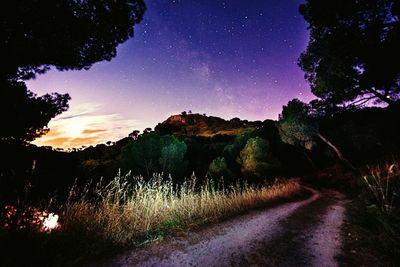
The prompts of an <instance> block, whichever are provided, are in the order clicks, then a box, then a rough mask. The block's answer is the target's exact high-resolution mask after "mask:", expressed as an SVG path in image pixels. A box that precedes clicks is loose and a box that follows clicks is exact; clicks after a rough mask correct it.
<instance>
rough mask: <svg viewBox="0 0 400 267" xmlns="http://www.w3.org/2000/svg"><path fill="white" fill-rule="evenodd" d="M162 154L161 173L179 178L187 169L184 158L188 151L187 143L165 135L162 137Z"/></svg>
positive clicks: (160, 161)
mask: <svg viewBox="0 0 400 267" xmlns="http://www.w3.org/2000/svg"><path fill="white" fill-rule="evenodd" d="M161 145H162V148H161V153H160V158H159V163H160V165H161V166H162V169H161V171H162V172H167V173H168V174H172V175H175V176H179V175H181V174H182V172H183V171H184V170H185V169H186V162H184V160H183V159H184V157H185V154H186V151H187V146H186V144H185V142H181V141H179V140H178V139H176V138H175V137H173V136H170V135H164V136H162V137H161Z"/></svg>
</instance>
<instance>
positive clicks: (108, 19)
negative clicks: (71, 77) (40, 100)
mask: <svg viewBox="0 0 400 267" xmlns="http://www.w3.org/2000/svg"><path fill="white" fill-rule="evenodd" d="M145 9H146V6H145V4H144V2H143V0H118V1H109V0H98V1H90V0H82V1H70V0H21V1H9V2H7V4H6V5H2V15H1V17H0V34H1V41H0V53H1V54H0V55H1V59H2V60H1V66H2V70H1V72H2V73H1V74H2V76H1V78H2V79H4V78H6V79H30V78H33V77H35V75H36V74H40V73H44V72H46V71H47V70H48V69H49V68H50V66H55V67H56V68H57V69H59V70H81V69H88V68H90V67H91V65H92V64H93V63H95V62H98V61H103V60H107V61H109V60H111V59H112V58H113V57H115V55H116V47H117V46H118V44H121V43H123V42H125V41H126V40H128V39H129V38H130V37H132V36H133V34H134V31H133V26H134V25H135V24H137V23H139V22H140V21H141V20H142V17H143V13H144V12H145Z"/></svg>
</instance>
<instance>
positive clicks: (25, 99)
mask: <svg viewBox="0 0 400 267" xmlns="http://www.w3.org/2000/svg"><path fill="white" fill-rule="evenodd" d="M0 82H1V90H0V121H1V123H2V126H1V127H0V129H1V130H0V140H1V141H13V142H29V141H32V140H34V139H35V138H37V137H39V136H41V135H43V134H45V133H47V132H48V131H49V129H48V128H47V124H48V122H49V121H50V119H52V118H54V117H55V116H57V115H59V114H60V113H62V112H64V111H66V110H67V109H68V100H70V97H69V95H68V94H65V95H61V94H58V93H52V94H46V95H44V96H41V97H37V96H36V95H35V94H34V93H32V92H30V91H29V90H27V88H26V86H25V83H24V82H5V81H0Z"/></svg>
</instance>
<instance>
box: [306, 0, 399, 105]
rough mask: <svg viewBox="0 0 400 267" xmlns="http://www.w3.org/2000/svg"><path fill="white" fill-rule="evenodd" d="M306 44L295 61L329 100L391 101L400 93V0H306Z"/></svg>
mask: <svg viewBox="0 0 400 267" xmlns="http://www.w3.org/2000/svg"><path fill="white" fill-rule="evenodd" d="M300 13H301V14H302V15H303V16H304V18H305V19H306V21H307V22H308V23H309V26H308V27H309V29H310V40H309V43H308V47H307V49H306V51H305V52H303V53H302V54H301V56H300V58H299V65H300V67H301V68H302V69H303V70H304V71H305V77H306V79H307V80H308V82H309V83H310V85H311V89H312V92H313V93H314V94H315V95H316V96H317V97H320V98H321V99H322V100H324V101H325V102H327V103H329V104H334V105H340V104H344V105H349V104H353V105H357V106H358V105H363V104H365V103H368V102H369V101H375V103H378V102H384V103H388V104H394V103H395V102H396V101H397V100H398V99H399V97H400V64H399V62H400V53H399V51H398V49H399V47H400V20H399V18H400V2H399V1H395V0H368V1H359V0H324V1H321V0H307V1H306V3H305V4H303V5H301V6H300Z"/></svg>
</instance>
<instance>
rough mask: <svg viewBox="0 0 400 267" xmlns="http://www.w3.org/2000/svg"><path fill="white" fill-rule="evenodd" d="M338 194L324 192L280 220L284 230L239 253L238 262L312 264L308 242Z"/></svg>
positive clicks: (274, 264) (286, 264)
mask: <svg viewBox="0 0 400 267" xmlns="http://www.w3.org/2000/svg"><path fill="white" fill-rule="evenodd" d="M334 202H335V197H334V196H333V195H331V194H329V193H328V194H323V195H321V197H319V198H317V199H316V200H315V201H313V202H311V203H310V204H308V205H307V206H304V207H302V208H299V209H298V210H296V211H295V212H294V213H293V214H292V215H290V216H289V217H286V218H285V219H283V220H282V221H280V225H281V229H282V230H281V231H280V232H279V233H277V236H276V237H274V238H273V239H271V240H267V241H265V243H260V244H258V246H257V248H255V250H254V251H253V252H252V253H251V254H250V255H244V256H242V257H240V260H239V261H238V262H236V263H235V264H233V265H235V266H296V267H297V266H311V262H312V257H313V255H312V253H310V251H308V249H307V247H308V246H307V242H308V241H309V240H311V239H312V237H313V229H316V228H317V227H318V225H319V224H321V223H322V220H323V218H324V215H325V214H326V213H327V212H328V209H329V207H330V205H331V204H333V203H334Z"/></svg>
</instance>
